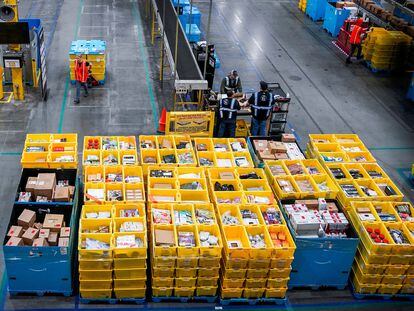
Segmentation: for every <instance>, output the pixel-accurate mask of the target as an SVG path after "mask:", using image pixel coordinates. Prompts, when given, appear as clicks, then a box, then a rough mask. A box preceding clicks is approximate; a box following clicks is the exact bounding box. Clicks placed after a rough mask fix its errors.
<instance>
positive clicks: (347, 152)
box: [308, 134, 414, 297]
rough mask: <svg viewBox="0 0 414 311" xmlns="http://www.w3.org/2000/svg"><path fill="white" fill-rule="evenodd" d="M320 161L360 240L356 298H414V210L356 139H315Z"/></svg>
mask: <svg viewBox="0 0 414 311" xmlns="http://www.w3.org/2000/svg"><path fill="white" fill-rule="evenodd" d="M310 140H311V141H310V144H309V145H308V152H309V153H310V154H312V155H315V156H317V157H318V159H319V160H320V161H321V163H323V164H324V166H325V167H326V170H327V172H328V173H329V174H330V175H331V177H332V179H333V180H334V182H335V183H336V185H337V186H338V189H339V194H338V198H339V201H340V202H341V203H342V205H343V206H344V207H345V208H346V210H347V213H348V215H349V216H350V219H351V221H352V223H353V225H354V227H355V228H356V231H357V233H358V235H359V237H360V239H361V242H360V243H359V246H358V251H357V255H356V258H355V261H354V264H353V268H352V271H353V273H352V275H351V280H352V284H353V287H354V292H355V295H356V296H357V297H364V296H365V295H380V296H383V295H390V296H395V295H400V294H401V295H407V294H413V293H414V290H413V277H412V275H413V274H414V273H413V272H414V271H413V269H412V264H413V263H414V256H413V250H414V243H413V242H414V240H413V239H412V232H413V226H412V223H413V219H414V218H413V216H414V210H413V208H412V206H411V205H410V204H409V203H405V202H401V201H402V200H403V197H404V196H403V194H402V192H401V191H400V190H399V189H398V188H397V186H396V185H395V184H394V183H393V181H392V180H391V179H390V178H389V177H388V175H387V174H386V173H385V172H384V170H383V169H382V168H381V167H380V166H379V165H378V164H377V163H376V160H375V158H374V157H373V156H372V155H371V154H370V153H369V151H368V150H367V148H366V147H365V145H364V144H363V143H362V141H361V140H360V139H359V137H358V136H357V135H354V134H332V135H321V134H316V135H310Z"/></svg>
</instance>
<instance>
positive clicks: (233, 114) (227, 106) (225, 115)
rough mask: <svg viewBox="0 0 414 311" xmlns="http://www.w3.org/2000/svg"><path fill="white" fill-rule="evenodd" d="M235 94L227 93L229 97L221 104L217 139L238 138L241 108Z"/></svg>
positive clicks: (221, 101) (222, 100)
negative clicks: (238, 117) (238, 119)
mask: <svg viewBox="0 0 414 311" xmlns="http://www.w3.org/2000/svg"><path fill="white" fill-rule="evenodd" d="M233 94H234V93H233V91H227V97H226V98H223V99H221V100H220V102H219V107H218V118H217V120H218V131H217V137H220V138H223V137H228V138H232V137H235V136H236V126H237V112H238V111H239V110H240V109H241V106H240V103H239V102H238V101H237V100H236V99H235V98H233Z"/></svg>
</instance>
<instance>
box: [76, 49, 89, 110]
mask: <svg viewBox="0 0 414 311" xmlns="http://www.w3.org/2000/svg"><path fill="white" fill-rule="evenodd" d="M74 70H75V80H76V81H75V83H76V97H75V100H74V103H75V104H79V103H80V91H81V88H83V89H84V90H85V94H84V95H83V96H84V97H88V95H89V93H88V78H89V72H90V70H91V65H90V64H89V63H88V62H87V61H85V60H84V59H83V58H82V55H78V56H77V57H76V59H75V68H74Z"/></svg>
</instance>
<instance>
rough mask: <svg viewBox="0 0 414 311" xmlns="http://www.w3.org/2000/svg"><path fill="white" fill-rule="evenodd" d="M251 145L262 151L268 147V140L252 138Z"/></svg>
mask: <svg viewBox="0 0 414 311" xmlns="http://www.w3.org/2000/svg"><path fill="white" fill-rule="evenodd" d="M253 145H254V148H255V149H256V151H264V150H266V149H267V147H268V142H267V140H261V139H259V140H253Z"/></svg>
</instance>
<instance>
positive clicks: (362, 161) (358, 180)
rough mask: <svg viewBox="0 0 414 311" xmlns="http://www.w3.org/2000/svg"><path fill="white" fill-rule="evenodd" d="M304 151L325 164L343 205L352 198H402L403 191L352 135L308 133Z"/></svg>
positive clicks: (353, 199) (360, 199) (357, 138)
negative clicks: (308, 139) (307, 142)
mask: <svg viewBox="0 0 414 311" xmlns="http://www.w3.org/2000/svg"><path fill="white" fill-rule="evenodd" d="M309 137H310V144H308V148H307V152H308V155H310V156H315V157H317V158H318V159H319V161H320V162H321V163H322V164H323V165H324V166H325V168H326V171H327V172H328V173H329V174H330V175H331V177H332V180H334V182H335V183H336V185H337V187H338V189H339V195H338V199H339V201H340V202H341V203H342V205H343V206H344V207H345V208H348V206H349V204H350V202H351V201H366V200H382V201H401V200H402V199H403V194H402V192H401V191H400V190H399V189H398V188H397V186H396V185H395V184H394V183H393V182H392V180H391V179H390V178H389V177H388V176H387V174H386V173H385V172H384V171H383V170H382V169H381V167H380V166H379V165H378V164H377V163H376V160H375V158H374V157H373V156H372V154H371V153H370V152H369V151H368V149H367V148H366V146H365V145H364V144H363V143H362V141H361V140H360V139H359V137H358V135H355V134H311V135H309Z"/></svg>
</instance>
